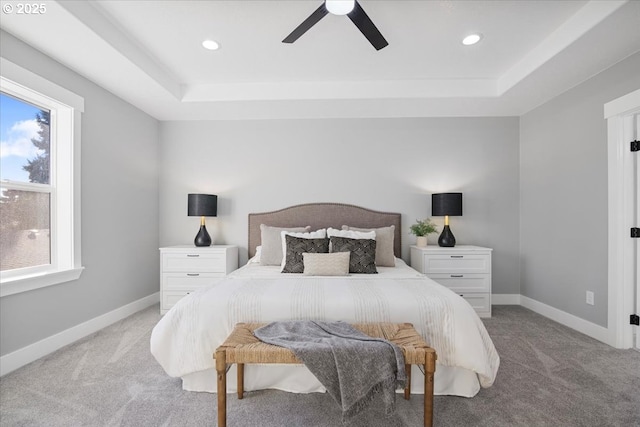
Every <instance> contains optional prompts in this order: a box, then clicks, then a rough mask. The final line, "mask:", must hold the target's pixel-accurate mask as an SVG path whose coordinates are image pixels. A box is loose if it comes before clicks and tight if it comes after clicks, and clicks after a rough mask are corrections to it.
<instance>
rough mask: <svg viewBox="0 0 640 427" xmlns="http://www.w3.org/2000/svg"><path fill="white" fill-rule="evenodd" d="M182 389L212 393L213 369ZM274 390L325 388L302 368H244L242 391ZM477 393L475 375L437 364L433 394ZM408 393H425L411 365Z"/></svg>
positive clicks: (232, 373)
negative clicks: (409, 391) (409, 389)
mask: <svg viewBox="0 0 640 427" xmlns="http://www.w3.org/2000/svg"><path fill="white" fill-rule="evenodd" d="M236 379H237V375H236V365H235V364H234V365H232V366H231V368H230V369H229V372H227V393H235V392H237V391H238V389H237V383H236ZM182 388H183V389H184V390H187V391H200V392H209V393H215V392H216V390H217V374H216V370H215V369H208V370H206V371H200V372H194V373H192V374H188V375H185V376H183V377H182ZM267 388H273V389H277V390H283V391H288V392H291V393H323V392H325V388H324V387H323V386H322V384H320V382H319V381H318V380H317V379H316V377H315V376H314V375H313V374H312V373H311V372H310V371H309V370H308V369H307V367H306V366H304V365H257V364H250V365H245V368H244V389H245V391H251V390H264V389H267ZM479 390H480V383H479V382H478V376H477V375H476V373H475V372H473V371H470V370H468V369H462V368H456V367H451V366H440V365H437V367H436V373H435V376H434V394H437V395H455V396H462V397H473V396H475V395H476V393H478V391H479ZM411 393H412V394H424V375H423V374H422V371H421V370H420V368H419V366H418V365H412V366H411Z"/></svg>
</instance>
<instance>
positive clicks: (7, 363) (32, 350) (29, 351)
mask: <svg viewBox="0 0 640 427" xmlns="http://www.w3.org/2000/svg"><path fill="white" fill-rule="evenodd" d="M159 301H160V292H156V293H154V294H151V295H149V296H146V297H144V298H141V299H139V300H137V301H134V302H132V303H130V304H127V305H125V306H122V307H120V308H117V309H115V310H113V311H110V312H108V313H105V314H103V315H101V316H98V317H94V318H93V319H91V320H88V321H86V322H84V323H81V324H79V325H76V326H74V327H72V328H69V329H67V330H64V331H62V332H59V333H57V334H55V335H52V336H50V337H47V338H45V339H42V340H40V341H38V342H36V343H33V344H30V345H28V346H26V347H23V348H21V349H19V350H16V351H14V352H12V353H9V354H7V355H4V356H2V357H0V376H3V375H5V374H8V373H9V372H12V371H14V370H16V369H18V368H21V367H22V366H25V365H27V364H28V363H31V362H33V361H35V360H38V359H40V358H41V357H44V356H46V355H48V354H50V353H53V352H54V351H56V350H58V349H60V348H62V347H64V346H65V345H68V344H71V343H73V342H75V341H78V340H79V339H82V338H84V337H86V336H88V335H91V334H93V333H94V332H97V331H99V330H100V329H103V328H106V327H107V326H109V325H111V324H113V323H115V322H117V321H119V320H122V319H124V318H126V317H129V316H131V315H132V314H135V313H137V312H139V311H141V310H144V309H145V308H147V307H150V306H152V305H154V304H157V303H158V302H159Z"/></svg>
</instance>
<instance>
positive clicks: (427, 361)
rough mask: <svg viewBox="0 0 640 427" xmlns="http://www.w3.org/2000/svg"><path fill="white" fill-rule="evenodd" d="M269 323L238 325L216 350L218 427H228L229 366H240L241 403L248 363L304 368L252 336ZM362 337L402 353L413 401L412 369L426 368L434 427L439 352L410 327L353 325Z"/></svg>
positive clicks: (429, 419)
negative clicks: (393, 346)
mask: <svg viewBox="0 0 640 427" xmlns="http://www.w3.org/2000/svg"><path fill="white" fill-rule="evenodd" d="M264 325H266V323H238V324H237V325H236V326H235V328H234V329H233V331H231V334H230V335H229V337H228V338H227V339H226V340H225V342H224V343H223V344H222V345H221V346H220V347H218V348H217V349H216V352H215V354H214V358H215V359H216V371H217V375H218V392H217V395H218V427H226V425H227V365H228V364H234V363H235V364H237V374H238V399H242V398H243V395H244V365H245V364H246V363H281V364H301V363H302V362H301V361H300V360H299V359H298V358H296V357H295V356H294V354H293V352H291V350H288V349H286V348H284V347H278V346H275V345H271V344H267V343H264V342H262V341H260V340H259V339H258V338H256V337H255V335H253V331H254V330H255V329H257V328H259V327H261V326H264ZM353 326H354V327H355V328H356V329H358V330H360V331H362V332H363V333H365V334H367V335H369V336H371V337H374V338H383V339H386V340H388V341H391V342H392V343H394V344H396V345H397V346H398V347H400V348H401V349H402V353H403V355H404V359H405V370H406V372H407V385H406V388H405V390H404V398H405V399H409V398H410V392H411V365H422V366H423V367H424V374H425V379H424V425H425V427H430V426H431V425H432V424H433V374H434V372H435V370H436V352H435V350H434V349H432V348H430V347H429V346H428V345H427V343H426V342H425V341H424V340H423V339H422V337H421V336H420V334H418V332H417V331H416V330H415V328H414V327H413V325H412V324H411V323H361V324H354V325H353Z"/></svg>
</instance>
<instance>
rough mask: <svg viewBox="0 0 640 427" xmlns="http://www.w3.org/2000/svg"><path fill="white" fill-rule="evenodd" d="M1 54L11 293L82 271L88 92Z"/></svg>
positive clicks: (3, 226)
mask: <svg viewBox="0 0 640 427" xmlns="http://www.w3.org/2000/svg"><path fill="white" fill-rule="evenodd" d="M0 60H1V61H2V62H1V63H0V64H1V70H2V75H1V76H0V237H1V239H0V296H6V295H11V294H14V293H17V292H22V291H26V290H31V289H36V288H40V287H43V286H48V285H54V284H57V283H62V282H66V281H69V280H74V279H77V278H78V277H79V276H80V273H81V272H82V267H81V265H82V264H81V258H80V192H79V188H80V185H79V176H80V173H79V166H80V165H79V144H80V118H81V112H82V110H83V108H84V100H83V99H82V98H80V97H78V96H77V95H75V94H73V93H71V92H69V91H67V90H66V89H64V88H61V87H60V86H57V85H55V84H53V83H51V82H49V81H48V80H46V79H43V78H42V77H40V76H37V75H35V74H33V73H31V72H29V71H28V70H25V69H22V68H21V67H19V66H17V65H15V64H13V63H11V62H9V61H7V60H5V59H4V58H0Z"/></svg>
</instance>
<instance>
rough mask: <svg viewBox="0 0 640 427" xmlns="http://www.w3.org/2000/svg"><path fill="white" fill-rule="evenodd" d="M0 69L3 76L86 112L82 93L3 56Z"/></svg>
mask: <svg viewBox="0 0 640 427" xmlns="http://www.w3.org/2000/svg"><path fill="white" fill-rule="evenodd" d="M0 69H2V76H3V77H5V78H7V79H9V80H12V81H13V82H16V83H19V84H20V85H21V86H23V87H25V88H28V89H30V90H32V91H36V92H40V93H41V94H46V95H47V96H48V97H49V98H51V99H52V100H54V101H57V102H62V103H63V104H66V105H68V106H69V107H71V108H73V109H74V110H78V111H80V112H81V113H83V112H84V98H83V97H81V96H80V95H76V94H75V93H73V92H71V91H70V90H68V89H65V88H63V87H62V86H59V85H57V84H55V83H52V82H50V81H49V80H47V79H45V78H44V77H40V76H39V75H38V74H36V73H34V72H32V71H29V70H27V69H26V68H22V67H21V66H19V65H17V64H14V63H13V62H11V61H9V60H7V59H5V58H2V57H0Z"/></svg>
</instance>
